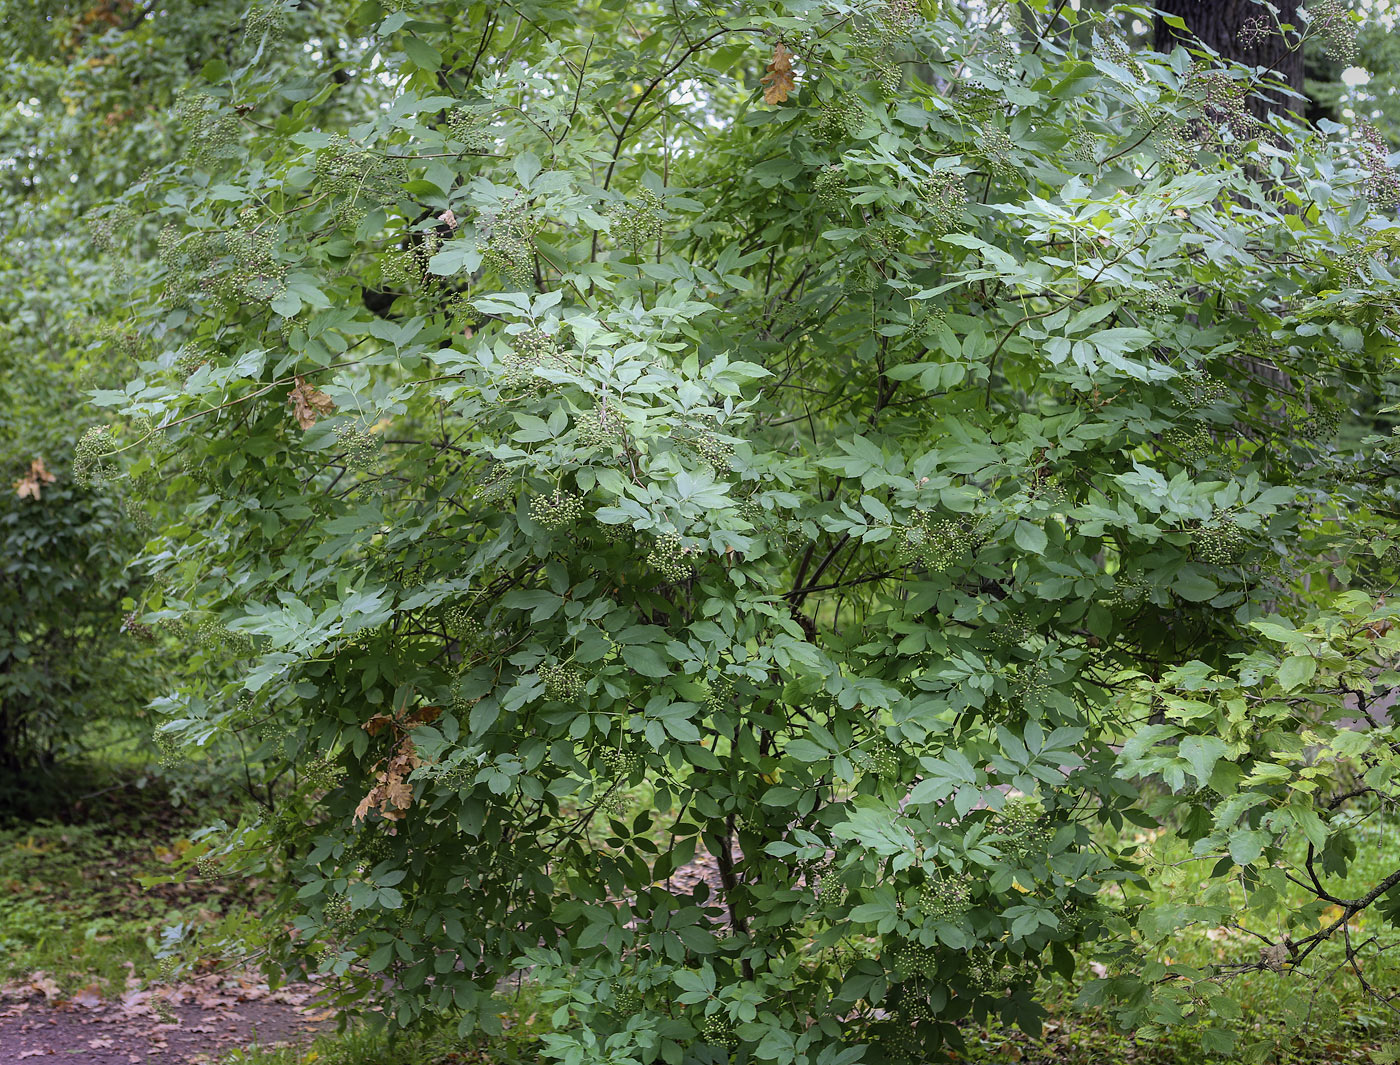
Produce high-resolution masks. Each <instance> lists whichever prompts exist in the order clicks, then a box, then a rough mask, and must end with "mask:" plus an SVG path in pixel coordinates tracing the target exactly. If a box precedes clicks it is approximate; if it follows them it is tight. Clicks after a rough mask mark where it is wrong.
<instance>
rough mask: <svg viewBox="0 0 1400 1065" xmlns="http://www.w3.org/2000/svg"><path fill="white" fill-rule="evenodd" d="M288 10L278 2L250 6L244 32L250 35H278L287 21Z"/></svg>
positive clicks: (258, 36) (255, 36) (257, 36)
mask: <svg viewBox="0 0 1400 1065" xmlns="http://www.w3.org/2000/svg"><path fill="white" fill-rule="evenodd" d="M286 17H287V12H286V10H285V9H284V8H283V7H282V5H281V4H278V3H276V2H272V3H266V4H262V5H260V6H257V7H253V8H250V9H249V11H248V15H247V18H246V19H245V21H244V23H243V29H244V32H245V33H246V34H247V35H248V36H249V37H254V38H260V37H264V36H268V37H273V38H275V37H278V36H280V35H281V33H282V29H283V26H284V25H285V23H286Z"/></svg>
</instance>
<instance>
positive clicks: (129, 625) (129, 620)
mask: <svg viewBox="0 0 1400 1065" xmlns="http://www.w3.org/2000/svg"><path fill="white" fill-rule="evenodd" d="M122 631H123V632H129V633H131V635H133V636H135V637H136V638H137V639H138V640H141V641H142V642H143V643H150V642H151V641H152V640H154V639H155V638H156V634H155V630H154V629H152V628H151V627H150V626H149V625H147V624H145V623H144V622H142V621H140V620H138V616H137V614H136V611H134V610H133V611H132V612H131V613H130V614H127V615H126V617H124V618H122Z"/></svg>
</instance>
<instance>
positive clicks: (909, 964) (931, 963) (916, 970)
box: [888, 939, 938, 980]
mask: <svg viewBox="0 0 1400 1065" xmlns="http://www.w3.org/2000/svg"><path fill="white" fill-rule="evenodd" d="M888 959H889V962H890V967H891V968H892V969H893V970H894V972H896V973H898V974H899V976H900V977H901V979H904V980H910V979H915V978H917V977H921V976H922V977H925V978H931V977H934V976H936V975H938V951H936V950H935V949H934V948H933V947H926V946H924V945H923V944H922V943H918V942H915V941H914V940H909V939H897V940H895V941H894V943H893V944H892V945H890V947H889V948H888Z"/></svg>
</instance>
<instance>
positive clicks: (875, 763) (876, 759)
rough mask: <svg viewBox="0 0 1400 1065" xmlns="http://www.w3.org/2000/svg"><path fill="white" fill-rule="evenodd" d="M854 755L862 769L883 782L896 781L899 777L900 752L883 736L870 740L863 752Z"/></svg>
mask: <svg viewBox="0 0 1400 1065" xmlns="http://www.w3.org/2000/svg"><path fill="white" fill-rule="evenodd" d="M852 754H853V757H854V760H855V761H856V762H857V764H859V765H860V766H861V768H863V769H864V770H865V771H866V772H868V773H872V774H874V775H875V776H877V777H879V778H880V779H881V780H894V779H897V778H898V776H899V751H897V750H896V749H895V746H894V744H892V743H890V741H889V740H887V739H885V737H883V736H877V737H876V738H875V739H873V740H870V741H869V742H868V743H867V744H866V745H865V748H864V749H863V750H856V751H853V752H852Z"/></svg>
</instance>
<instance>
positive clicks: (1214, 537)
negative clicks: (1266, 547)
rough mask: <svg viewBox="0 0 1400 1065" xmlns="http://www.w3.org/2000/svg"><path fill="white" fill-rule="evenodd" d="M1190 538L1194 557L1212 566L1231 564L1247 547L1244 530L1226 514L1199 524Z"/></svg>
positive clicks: (1247, 542)
mask: <svg viewBox="0 0 1400 1065" xmlns="http://www.w3.org/2000/svg"><path fill="white" fill-rule="evenodd" d="M1191 539H1192V544H1193V546H1194V547H1195V549H1196V557H1197V558H1199V559H1200V560H1201V561H1202V562H1205V563H1207V564H1209V565H1212V566H1229V565H1233V564H1234V563H1236V562H1238V561H1239V560H1240V557H1241V556H1242V555H1243V554H1244V553H1245V551H1246V550H1247V549H1248V547H1249V539H1248V537H1247V536H1245V533H1244V530H1243V529H1241V528H1240V527H1239V525H1238V524H1237V523H1236V522H1235V520H1234V519H1233V518H1231V517H1230V516H1229V515H1228V514H1225V515H1220V516H1218V517H1216V518H1213V519H1211V520H1210V521H1208V522H1206V523H1205V524H1204V525H1201V526H1200V527H1199V528H1198V529H1196V530H1195V532H1194V533H1193V534H1192V537H1191Z"/></svg>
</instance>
